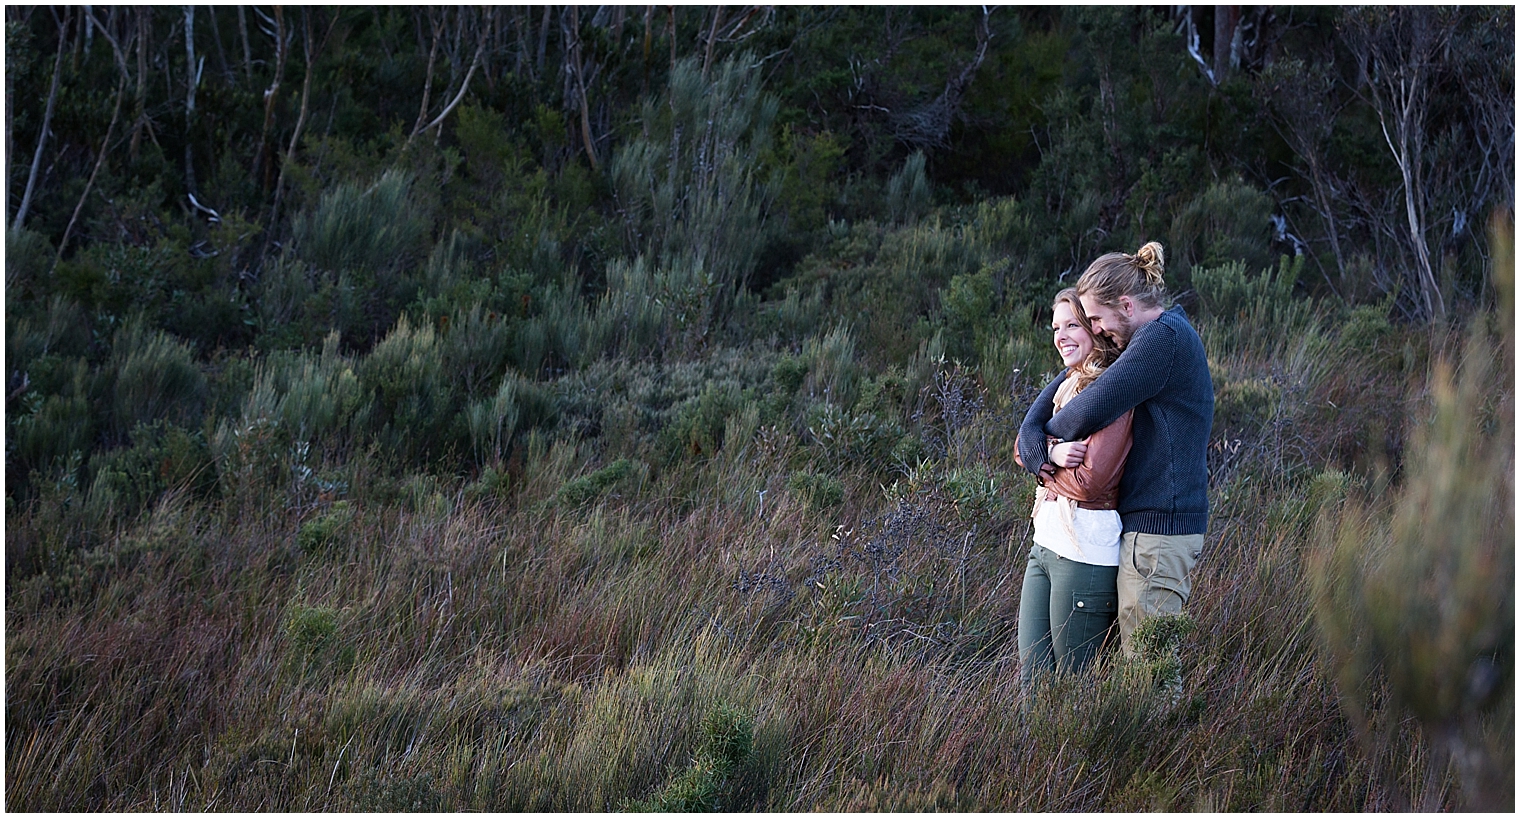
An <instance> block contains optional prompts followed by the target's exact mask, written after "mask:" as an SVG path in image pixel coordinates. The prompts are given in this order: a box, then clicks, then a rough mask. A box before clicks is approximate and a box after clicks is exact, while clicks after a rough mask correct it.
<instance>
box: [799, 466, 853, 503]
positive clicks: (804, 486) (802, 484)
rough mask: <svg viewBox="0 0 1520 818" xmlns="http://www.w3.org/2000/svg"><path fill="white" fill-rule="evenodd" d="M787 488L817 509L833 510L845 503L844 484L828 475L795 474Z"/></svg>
mask: <svg viewBox="0 0 1520 818" xmlns="http://www.w3.org/2000/svg"><path fill="white" fill-rule="evenodd" d="M786 487H787V489H789V490H791V491H792V492H793V493H795V494H799V495H801V496H802V497H803V498H804V499H805V500H806V501H807V503H808V505H810V506H812V507H814V508H816V509H824V508H833V507H835V506H838V505H840V504H842V503H843V502H844V484H843V483H841V482H839V480H837V479H836V478H833V477H830V476H829V475H827V474H815V473H813V472H806V471H801V472H793V473H792V475H791V476H790V477H788V478H787V479H786Z"/></svg>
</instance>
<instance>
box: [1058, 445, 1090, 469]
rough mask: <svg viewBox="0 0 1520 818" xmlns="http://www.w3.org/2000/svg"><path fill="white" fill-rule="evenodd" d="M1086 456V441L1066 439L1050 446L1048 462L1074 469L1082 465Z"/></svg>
mask: <svg viewBox="0 0 1520 818" xmlns="http://www.w3.org/2000/svg"><path fill="white" fill-rule="evenodd" d="M1086 457H1087V441H1085V440H1068V441H1065V442H1062V443H1057V444H1056V445H1054V446H1051V447H1050V462H1052V463H1054V464H1056V465H1057V466H1060V467H1061V468H1063V469H1074V468H1076V467H1078V466H1080V465H1082V461H1083V460H1084V459H1086Z"/></svg>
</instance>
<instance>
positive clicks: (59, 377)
mask: <svg viewBox="0 0 1520 818" xmlns="http://www.w3.org/2000/svg"><path fill="white" fill-rule="evenodd" d="M39 364H40V365H41V366H39ZM50 364H51V366H49V365H50ZM39 368H42V369H47V370H50V371H49V372H48V374H46V375H42V376H40V377H39V380H42V381H44V383H46V382H49V381H51V382H53V383H50V384H48V385H49V386H52V387H53V390H56V391H54V392H53V394H47V393H46V392H44V391H43V390H42V387H43V384H41V383H39V384H37V385H36V386H37V388H35V389H29V390H28V391H27V392H26V393H25V394H24V395H23V396H22V397H21V398H20V399H19V400H18V401H16V403H17V404H19V406H16V407H15V408H13V409H12V410H11V411H9V412H7V413H6V425H7V427H8V434H7V437H6V449H7V451H6V471H7V475H8V478H9V479H10V481H11V484H12V485H13V486H15V487H18V488H19V487H21V486H22V485H24V484H25V483H26V481H27V480H28V479H29V478H28V475H29V474H30V473H31V472H33V471H38V472H42V473H44V474H51V473H52V472H53V471H54V470H56V469H57V468H59V467H60V466H61V465H62V464H63V463H64V462H65V461H66V460H68V459H69V457H70V455H71V454H73V455H75V456H77V457H79V458H83V457H84V456H86V455H88V454H89V453H90V451H91V450H92V449H93V448H94V446H95V432H96V428H97V420H96V416H95V414H94V411H93V407H92V405H91V400H90V375H89V365H88V364H86V363H85V361H83V360H78V359H75V360H62V359H56V358H52V356H48V357H44V358H42V359H41V360H39V361H36V362H34V364H33V367H32V369H33V371H36V370H37V369H39ZM50 391H52V390H50Z"/></svg>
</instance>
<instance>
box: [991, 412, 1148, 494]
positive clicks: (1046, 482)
mask: <svg viewBox="0 0 1520 818" xmlns="http://www.w3.org/2000/svg"><path fill="white" fill-rule="evenodd" d="M1134 418H1135V410H1133V409H1131V410H1129V411H1128V412H1125V413H1124V414H1122V415H1120V416H1119V419H1118V420H1115V421H1114V422H1113V423H1110V424H1108V425H1107V426H1104V427H1103V428H1102V429H1099V430H1098V431H1096V432H1093V434H1092V436H1091V437H1089V438H1088V439H1087V455H1086V456H1085V457H1083V459H1082V464H1081V465H1079V466H1077V467H1076V468H1072V469H1065V468H1059V467H1056V466H1055V465H1053V464H1049V463H1047V464H1046V465H1047V466H1049V469H1041V470H1040V478H1039V479H1040V485H1042V486H1044V487H1045V489H1046V497H1047V499H1048V498H1050V496H1051V495H1059V496H1061V497H1069V498H1071V499H1072V500H1075V501H1076V503H1077V507H1078V508H1089V509H1100V510H1105V511H1106V510H1114V509H1117V508H1118V507H1119V478H1121V477H1123V476H1124V460H1125V458H1127V457H1129V449H1130V446H1131V444H1132V443H1133V439H1132V438H1131V436H1130V427H1131V426H1132V424H1133V422H1134ZM1055 442H1057V441H1056V439H1055V438H1053V437H1052V438H1048V439H1047V440H1046V446H1047V451H1048V448H1049V446H1050V445H1052V444H1054V443H1055ZM1018 451H1019V449H1018V443H1017V442H1015V443H1014V449H1013V452H1014V454H1013V459H1014V460H1015V461H1017V462H1018V464H1019V465H1020V466H1023V465H1024V461H1023V460H1022V459H1021V458H1020V457H1019V454H1018Z"/></svg>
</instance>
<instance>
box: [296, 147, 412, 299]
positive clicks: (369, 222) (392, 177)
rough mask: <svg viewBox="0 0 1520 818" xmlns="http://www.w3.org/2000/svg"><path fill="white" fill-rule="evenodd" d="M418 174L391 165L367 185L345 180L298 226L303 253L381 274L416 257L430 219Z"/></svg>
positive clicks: (326, 266) (321, 263)
mask: <svg viewBox="0 0 1520 818" xmlns="http://www.w3.org/2000/svg"><path fill="white" fill-rule="evenodd" d="M411 186H412V179H411V178H410V177H409V176H408V175H407V174H406V173H404V172H402V171H397V170H387V171H386V172H385V173H384V174H382V175H381V176H380V179H379V180H378V181H376V182H375V183H374V184H373V185H370V186H369V187H367V188H362V187H360V186H359V185H355V184H349V183H344V184H340V185H338V186H337V187H336V188H335V189H333V190H332V191H330V192H328V193H326V194H324V195H323V196H322V200H321V201H320V202H319V203H318V204H317V206H316V208H315V209H314V210H312V211H311V212H309V213H303V214H301V215H300V216H298V217H297V218H296V220H295V223H294V225H293V227H292V231H293V233H294V236H293V241H294V244H295V247H296V252H297V253H298V255H299V256H300V258H302V259H305V260H307V261H309V262H311V263H312V264H315V265H317V267H319V268H321V269H323V270H330V271H333V272H338V271H342V270H363V271H366V272H367V273H369V274H371V275H375V276H377V277H378V274H380V273H381V272H384V271H388V270H397V269H400V268H401V266H402V265H404V264H405V263H406V262H407V261H408V259H410V258H413V257H415V254H416V252H417V250H418V249H419V246H420V243H421V242H422V240H423V239H424V238H425V237H426V234H427V229H428V219H427V216H426V214H425V213H424V212H422V211H421V210H420V209H419V207H418V206H417V203H416V202H415V201H413V199H412V197H411V195H410V193H411Z"/></svg>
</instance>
